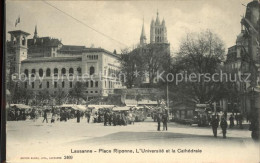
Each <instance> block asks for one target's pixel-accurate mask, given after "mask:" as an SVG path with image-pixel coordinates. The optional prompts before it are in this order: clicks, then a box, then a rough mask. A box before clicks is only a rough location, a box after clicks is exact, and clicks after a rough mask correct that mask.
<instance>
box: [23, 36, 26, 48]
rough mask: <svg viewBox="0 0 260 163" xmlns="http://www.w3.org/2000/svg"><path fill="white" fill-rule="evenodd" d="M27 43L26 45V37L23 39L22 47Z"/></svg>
mask: <svg viewBox="0 0 260 163" xmlns="http://www.w3.org/2000/svg"><path fill="white" fill-rule="evenodd" d="M25 43H26V39H25V37H22V45H23V46H25Z"/></svg>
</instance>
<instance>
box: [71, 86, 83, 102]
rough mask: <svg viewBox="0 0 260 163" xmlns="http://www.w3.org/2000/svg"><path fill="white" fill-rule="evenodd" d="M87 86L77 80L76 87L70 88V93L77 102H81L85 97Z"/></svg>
mask: <svg viewBox="0 0 260 163" xmlns="http://www.w3.org/2000/svg"><path fill="white" fill-rule="evenodd" d="M84 90H85V86H84V84H83V83H81V82H76V83H75V85H74V87H73V88H72V89H71V90H70V92H69V94H70V96H71V97H72V98H75V99H76V103H77V104H79V101H80V99H81V98H84V93H83V92H84Z"/></svg>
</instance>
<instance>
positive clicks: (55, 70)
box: [54, 68, 59, 76]
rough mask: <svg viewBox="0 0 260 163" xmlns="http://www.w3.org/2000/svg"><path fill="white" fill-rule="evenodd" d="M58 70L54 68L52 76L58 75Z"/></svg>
mask: <svg viewBox="0 0 260 163" xmlns="http://www.w3.org/2000/svg"><path fill="white" fill-rule="evenodd" d="M58 73H59V70H58V69H57V68H55V69H54V76H58Z"/></svg>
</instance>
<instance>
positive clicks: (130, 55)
mask: <svg viewBox="0 0 260 163" xmlns="http://www.w3.org/2000/svg"><path fill="white" fill-rule="evenodd" d="M140 60H141V59H140V54H139V53H138V51H137V50H133V51H130V50H129V49H123V50H121V57H120V58H119V62H120V65H121V73H122V74H119V75H120V78H121V80H122V82H124V83H125V85H126V87H127V88H132V86H133V84H134V82H135V80H136V79H137V77H138V75H137V74H136V72H138V71H139V70H138V69H139V68H140V67H141V64H140Z"/></svg>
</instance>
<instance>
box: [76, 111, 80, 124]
mask: <svg viewBox="0 0 260 163" xmlns="http://www.w3.org/2000/svg"><path fill="white" fill-rule="evenodd" d="M76 115H77V123H79V122H80V112H79V110H77V114H76Z"/></svg>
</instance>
